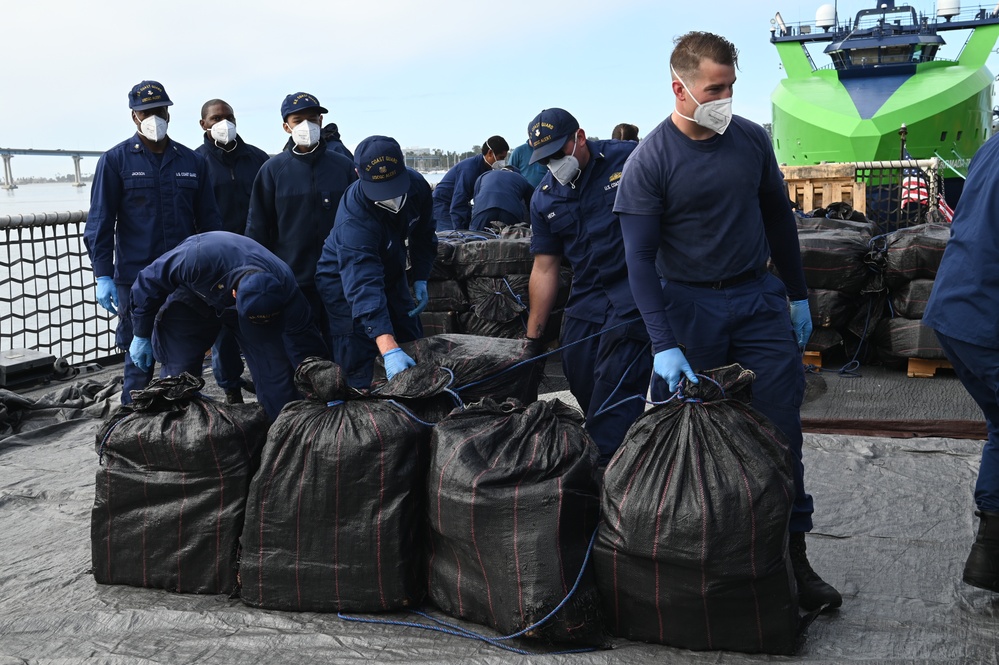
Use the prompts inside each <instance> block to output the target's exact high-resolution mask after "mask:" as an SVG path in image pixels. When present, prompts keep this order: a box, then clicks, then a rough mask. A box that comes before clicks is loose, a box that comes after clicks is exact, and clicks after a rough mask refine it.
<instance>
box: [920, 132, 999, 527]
mask: <svg viewBox="0 0 999 665" xmlns="http://www.w3.org/2000/svg"><path fill="white" fill-rule="evenodd" d="M997 210H999V141H997V140H996V138H995V137H993V138H990V139H989V140H988V141H987V142H986V143H985V145H983V146H982V147H981V148H980V149H979V150H978V152H977V153H975V156H974V157H973V158H972V160H971V164H970V166H969V167H968V179H967V181H966V182H965V183H964V192H963V193H962V194H961V201H960V202H959V203H958V205H957V209H956V210H955V212H954V222H953V225H952V226H951V236H950V241H949V242H948V243H947V249H946V250H944V255H943V260H942V261H941V262H940V268H939V269H938V270H937V275H936V278H935V280H934V282H933V292H932V293H931V294H930V300H929V302H928V303H927V305H926V312H925V313H924V314H923V324H924V325H926V326H929V327H930V328H933V329H934V330H936V332H937V338H938V339H939V340H940V346H941V347H942V348H943V350H944V352H945V353H946V354H947V358H948V359H949V360H950V362H951V364H952V365H953V366H954V372H955V373H956V374H957V376H958V378H959V379H961V383H962V384H963V385H964V387H965V389H966V390H967V391H968V393H969V394H970V395H971V397H972V398H973V399H974V400H975V402H976V403H977V404H978V406H979V407H981V409H982V413H983V414H984V415H985V422H986V425H987V427H988V440H987V441H986V442H985V446H984V447H983V448H982V461H981V465H980V466H979V469H978V480H977V481H976V483H975V505H976V506H977V507H978V508H979V509H980V510H984V511H988V512H999V261H997V259H996V257H999V229H997V228H996V220H995V216H996V211H997Z"/></svg>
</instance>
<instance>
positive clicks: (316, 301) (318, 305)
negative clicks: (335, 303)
mask: <svg viewBox="0 0 999 665" xmlns="http://www.w3.org/2000/svg"><path fill="white" fill-rule="evenodd" d="M298 288H299V289H300V290H301V291H302V295H304V296H305V299H306V300H308V301H309V308H310V309H311V310H312V322H313V323H315V324H316V328H318V329H319V334H320V335H321V336H322V338H323V342H325V343H326V348H329V347H330V344H331V342H332V339H333V338H332V335H331V333H330V320H329V317H328V316H326V306H325V305H323V297H322V296H321V295H319V289H318V288H316V285H315V284H299V285H298Z"/></svg>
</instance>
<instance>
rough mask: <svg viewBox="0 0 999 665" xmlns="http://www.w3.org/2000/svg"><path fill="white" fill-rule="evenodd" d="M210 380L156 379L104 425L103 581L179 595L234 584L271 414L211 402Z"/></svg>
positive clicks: (96, 540)
mask: <svg viewBox="0 0 999 665" xmlns="http://www.w3.org/2000/svg"><path fill="white" fill-rule="evenodd" d="M204 385H205V382H204V381H203V380H202V379H200V378H197V377H194V376H191V375H190V374H187V373H184V374H182V375H181V376H179V377H167V378H164V379H155V380H153V381H152V382H151V383H150V384H149V386H148V387H147V388H146V389H144V390H142V391H136V392H133V393H132V395H133V401H132V403H131V404H129V405H126V406H124V407H122V408H121V410H120V411H118V412H117V413H116V414H115V415H113V416H112V417H111V418H109V419H108V420H107V421H106V422H105V423H104V425H103V426H102V427H101V429H100V431H99V432H98V435H97V444H98V453H99V455H100V460H101V466H100V468H99V469H98V471H97V484H96V493H95V498H94V509H93V513H92V516H91V543H92V547H93V550H92V562H93V573H94V578H95V579H96V580H97V582H99V583H101V584H127V585H131V586H139V587H147V588H157V589H166V590H168V591H175V592H181V593H231V592H232V591H233V590H234V589H235V588H236V579H237V577H236V573H237V570H236V565H237V564H236V561H237V546H238V544H239V541H238V539H239V535H240V532H241V531H242V529H243V514H244V510H245V508H246V498H247V492H248V489H249V486H250V478H251V477H252V476H253V473H254V471H255V470H256V468H257V464H258V460H259V454H260V449H261V447H262V446H263V443H264V439H265V437H266V435H267V416H266V414H265V413H264V410H263V409H262V408H261V407H260V406H259V405H257V404H246V405H243V404H239V405H232V406H229V405H226V404H221V403H218V402H214V401H212V400H211V399H209V398H207V397H204V396H202V395H201V392H200V391H201V389H202V388H203V387H204Z"/></svg>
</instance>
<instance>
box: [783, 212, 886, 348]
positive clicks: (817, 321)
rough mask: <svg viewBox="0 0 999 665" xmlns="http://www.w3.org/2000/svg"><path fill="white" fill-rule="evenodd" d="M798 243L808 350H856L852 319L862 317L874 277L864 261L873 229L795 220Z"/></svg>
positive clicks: (831, 221) (839, 222) (827, 221)
mask: <svg viewBox="0 0 999 665" xmlns="http://www.w3.org/2000/svg"><path fill="white" fill-rule="evenodd" d="M797 221H798V242H799V245H800V247H801V262H802V267H803V268H804V272H805V283H806V284H807V286H808V301H809V309H810V310H811V313H812V325H813V326H814V330H813V332H812V337H811V338H810V339H809V342H808V347H807V350H809V351H818V352H821V353H826V352H829V351H832V350H840V349H844V345H845V341H846V340H849V341H850V344H849V346H850V347H851V349H853V348H855V347H856V343H857V342H856V338H857V337H859V336H861V335H857V334H856V333H853V332H852V331H853V323H854V321H855V317H857V316H858V314H859V315H861V316H862V315H864V310H865V309H867V308H866V307H862V305H864V303H865V302H866V300H867V295H866V293H867V290H868V288H869V282H870V280H871V277H872V275H873V273H872V272H871V270H870V268H869V267H868V265H867V263H866V261H865V257H866V256H867V254H868V251H869V243H870V240H871V235H872V233H874V232H875V231H876V228H877V227H875V226H874V225H873V224H871V223H869V222H861V221H856V220H853V219H838V218H831V217H800V216H799V217H798V218H797Z"/></svg>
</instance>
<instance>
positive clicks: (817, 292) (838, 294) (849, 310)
mask: <svg viewBox="0 0 999 665" xmlns="http://www.w3.org/2000/svg"><path fill="white" fill-rule="evenodd" d="M857 300H858V297H857V296H855V295H851V294H849V293H843V292H842V291H832V290H828V289H809V290H808V309H809V311H810V312H811V314H812V324H813V325H814V326H815V327H816V328H846V326H847V325H849V323H850V320H851V319H852V318H853V315H854V313H855V312H856V311H857Z"/></svg>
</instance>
